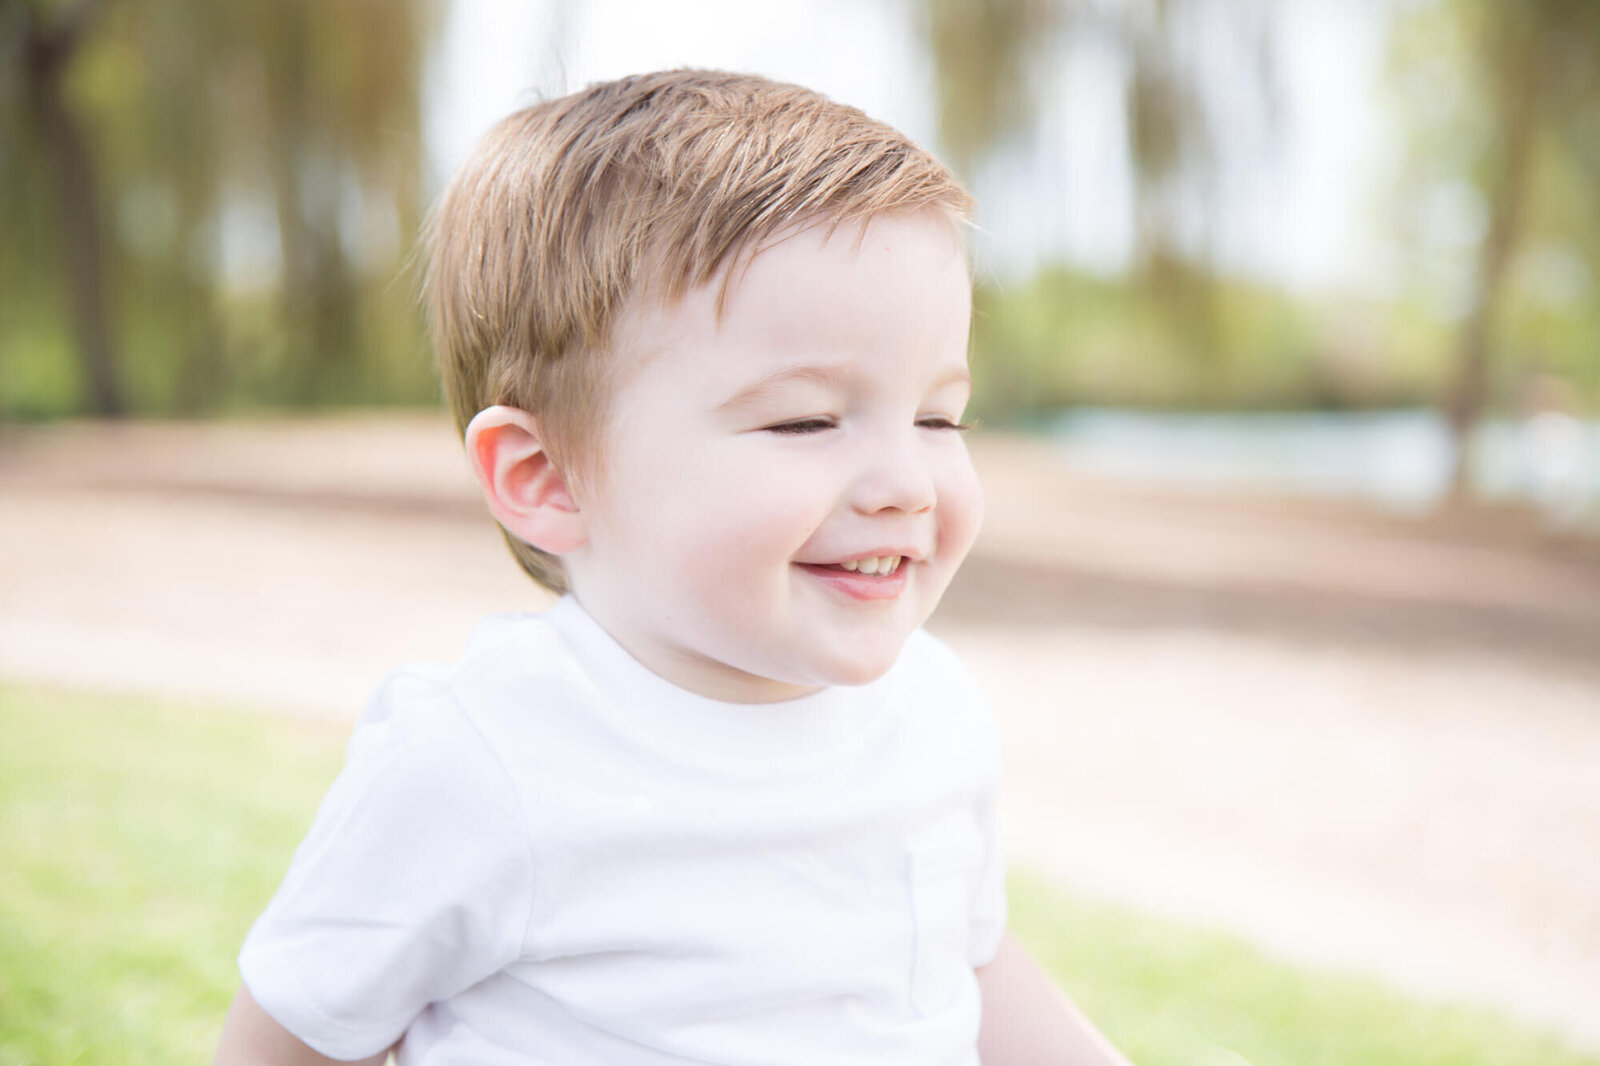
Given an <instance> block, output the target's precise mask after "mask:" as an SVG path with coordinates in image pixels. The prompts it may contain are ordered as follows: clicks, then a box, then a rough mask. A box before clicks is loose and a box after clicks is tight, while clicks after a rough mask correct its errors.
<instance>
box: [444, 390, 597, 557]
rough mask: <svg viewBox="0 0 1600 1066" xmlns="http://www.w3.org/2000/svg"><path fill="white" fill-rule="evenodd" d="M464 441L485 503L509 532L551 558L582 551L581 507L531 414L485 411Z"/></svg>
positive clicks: (514, 410) (511, 410)
mask: <svg viewBox="0 0 1600 1066" xmlns="http://www.w3.org/2000/svg"><path fill="white" fill-rule="evenodd" d="M466 442H467V458H468V459H469V460H471V462H472V472H473V474H475V475H476V476H477V479H478V487H479V488H480V489H482V490H483V499H484V502H485V503H487V504H488V505H489V512H490V513H491V514H493V515H494V517H495V519H496V520H498V521H499V523H500V524H501V525H502V526H504V527H505V529H506V531H507V532H508V533H510V534H511V535H512V536H514V537H517V538H518V539H519V540H524V541H527V542H528V543H529V544H531V545H533V546H534V547H535V548H539V549H542V550H544V551H547V552H549V553H550V554H552V555H564V554H566V553H567V552H570V551H575V550H576V549H578V548H581V547H582V546H583V544H584V540H585V536H584V530H583V518H582V516H580V515H579V513H578V505H577V504H576V503H574V502H573V499H572V493H571V492H569V491H568V490H567V482H566V479H565V478H564V477H563V476H562V474H561V471H560V470H557V469H556V465H555V463H554V462H552V461H551V459H550V453H549V452H548V451H546V450H545V447H544V443H543V440H542V439H541V436H540V433H539V424H538V422H536V421H534V418H533V416H532V415H530V414H528V412H526V411H523V410H519V409H518V408H515V407H498V406H497V407H485V408H484V409H483V410H481V411H479V412H478V413H477V414H476V415H474V416H473V418H472V421H471V422H469V423H467V433H466Z"/></svg>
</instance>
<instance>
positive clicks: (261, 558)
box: [0, 416, 1600, 1050]
mask: <svg viewBox="0 0 1600 1066" xmlns="http://www.w3.org/2000/svg"><path fill="white" fill-rule="evenodd" d="M976 451H977V455H978V460H979V463H980V466H981V468H982V470H983V473H984V477H985V482H986V485H987V486H988V490H989V500H990V503H989V520H988V523H987V525H986V528H985V534H984V539H983V541H982V542H981V544H980V548H979V550H978V552H977V553H975V555H974V558H973V559H972V561H971V562H970V563H969V565H968V567H967V569H966V571H964V573H963V575H962V577H961V578H960V579H959V581H958V584H957V586H956V587H955V588H953V589H952V591H951V593H950V595H949V597H948V598H947V601H946V604H945V606H944V607H943V608H941V611H940V614H939V616H938V618H937V619H936V622H935V628H936V629H937V630H939V631H940V632H942V633H943V634H944V635H945V636H946V637H947V638H948V639H950V640H951V641H952V642H953V643H955V644H956V645H957V647H958V649H959V650H960V651H961V652H962V654H963V655H964V656H965V657H966V658H967V659H968V660H969V661H970V662H971V663H972V664H973V665H974V666H975V667H976V668H977V669H978V670H979V671H980V673H982V675H983V676H984V679H985V681H986V683H987V684H988V686H989V689H990V692H991V694H992V696H993V698H994V701H995V704H996V708H997V711H998V712H999V714H1000V718H1001V723H1002V728H1003V729H1004V730H1005V733H1006V737H1007V745H1008V753H1009V754H1008V757H1009V760H1010V779H1009V780H1010V786H1009V799H1008V809H1009V822H1010V828H1009V831H1008V838H1009V844H1010V847H1011V849H1012V853H1013V856H1014V858H1015V859H1016V860H1017V861H1018V862H1019V863H1020V864H1023V865H1026V866H1029V867H1032V868H1034V869H1036V870H1039V871H1042V872H1044V873H1047V874H1049V875H1051V876H1054V877H1057V878H1060V879H1062V880H1064V881H1069V882H1071V883H1073V884H1075V885H1077V886H1079V887H1082V888H1087V889H1089V890H1092V891H1099V892H1104V893H1107V894H1110V895H1115V896H1117V897H1120V898H1123V899H1128V900H1130V901H1133V902H1135V903H1137V904H1139V905H1141V906H1149V907H1154V908H1158V909H1160V910H1162V911H1166V912H1172V913H1176V914H1179V915H1183V916H1188V917H1194V918H1199V919H1201V920H1205V921H1209V922H1213V923H1217V924H1221V925H1224V926H1226V927H1229V928H1232V929H1235V930H1238V931H1241V932H1244V933H1246V934H1247V935H1249V936H1251V937H1253V938H1254V939H1255V940H1256V941H1257V942H1258V943H1261V944H1262V945H1263V946H1264V947H1266V948H1267V949H1269V950H1272V951H1275V952H1279V953H1282V954H1285V955H1288V956H1290V957H1293V958H1296V959H1302V960H1310V961H1313V962H1318V963H1326V964H1330V965H1336V966H1341V967H1350V968H1355V969H1360V970H1364V971H1368V972H1373V973H1377V974H1380V975H1382V976H1384V977H1385V978H1386V979H1388V980H1390V981H1392V982H1394V983H1396V984H1399V985H1402V986H1404V987H1406V988H1409V989H1412V990H1416V991H1421V992H1423V993H1425V994H1428V995H1431V996H1439V997H1446V998H1461V999H1467V1000H1471V1001H1476V1002H1485V1003H1491V1004H1495V1005H1498V1006H1500V1007H1501V1008H1503V1009H1506V1010H1509V1011H1512V1012H1514V1013H1516V1014H1518V1015H1521V1016H1523V1017H1525V1018H1528V1019H1530V1020H1534V1021H1536V1022H1540V1023H1543V1024H1547V1025H1549V1026H1551V1027H1553V1028H1555V1029H1557V1030H1558V1031H1560V1032H1562V1033H1564V1034H1566V1035H1567V1037H1568V1038H1569V1039H1570V1040H1572V1041H1573V1042H1575V1043H1580V1044H1583V1045H1586V1046H1590V1047H1593V1048H1596V1049H1597V1050H1600V1009H1597V1007H1596V1005H1597V1004H1600V771H1597V770H1596V768H1597V767H1600V548H1597V547H1596V545H1594V544H1593V543H1587V544H1585V543H1578V542H1571V541H1557V540H1551V539H1549V538H1546V537H1544V536H1542V535H1541V534H1539V533H1538V532H1537V530H1534V529H1531V528H1529V527H1527V526H1525V525H1523V524H1521V523H1519V522H1517V521H1515V520H1510V519H1499V520H1483V519H1481V517H1480V520H1477V521H1474V522H1472V523H1468V524H1466V525H1464V526H1459V527H1457V526H1451V525H1448V524H1443V523H1415V522H1403V521H1399V520H1394V519H1389V518H1385V517H1382V516H1378V515H1373V514H1371V513H1369V512H1366V511H1362V510H1358V509H1354V508H1349V507H1339V506H1331V505H1322V504H1304V503H1296V504H1291V503H1283V502H1268V501H1260V500H1248V499H1238V500H1224V499H1218V498H1216V497H1201V496H1185V495H1182V494H1178V493H1173V492H1170V491H1169V492H1153V491H1144V490H1135V489H1129V488H1126V487H1118V486H1112V485H1106V484H1101V483H1095V482H1091V481H1086V480H1083V479H1080V478H1076V477H1073V476H1071V475H1069V474H1068V473H1066V472H1064V471H1063V470H1062V469H1061V468H1060V466H1059V464H1057V463H1056V462H1054V461H1053V457H1052V455H1051V454H1050V453H1049V451H1048V449H1046V448H1044V447H1042V446H1040V445H1038V444H1033V443H1029V442H1021V441H1014V440H1007V439H1004V438H995V439H990V440H986V441H980V442H979V443H978V447H977V449H976ZM0 517H3V519H4V520H3V521H0V676H3V677H12V678H31V679H40V680H50V681H58V682H64V683H68V684H74V685H93V686H99V687H106V688H112V689H136V690H144V691H156V692H163V693H174V694H181V695H185V696H202V697H218V698H222V699H225V700H228V701H230V702H234V703H242V704H247V705H255V706H259V707H262V708H267V709H288V710H296V711H303V712H309V713H320V714H335V715H349V714H352V713H353V712H354V710H355V709H356V708H358V707H359V706H360V703H361V701H362V699H363V698H364V695H365V693H366V691H367V689H368V688H369V687H370V686H371V685H372V683H373V682H374V681H375V679H376V678H377V677H379V676H380V675H381V674H382V673H383V672H384V671H385V670H386V669H387V668H389V667H390V666H392V665H393V664H394V663H396V662H397V661H400V660H404V659H408V658H427V657H442V656H449V655H450V654H452V653H453V652H454V650H455V649H456V648H458V647H459V646H460V644H461V642H462V640H463V639H464V637H465V635H466V633H467V631H468V629H470V627H471V625H472V623H473V622H474V621H475V620H476V619H477V618H478V617H480V616H481V615H483V614H485V613H489V612H492V611H497V610H507V609H516V608H524V607H537V606H538V605H539V604H540V603H541V602H543V601H542V599H541V597H540V595H539V594H538V593H537V592H536V591H535V590H534V589H532V588H531V587H530V586H528V585H527V584H526V583H525V582H523V581H521V580H520V579H519V577H518V575H517V572H516V571H515V569H514V567H513V566H512V564H511V563H510V562H509V559H508V558H507V557H506V556H505V553H504V551H503V549H502V548H501V546H500V544H499V541H498V538H497V535H496V534H495V533H494V532H493V531H492V529H491V528H490V527H489V526H488V525H487V522H486V520H485V519H483V518H482V517H481V515H480V512H479V509H478V506H477V503H476V501H475V499H474V498H473V494H472V491H471V489H470V486H469V485H468V484H467V481H466V477H465V472H464V469H463V467H462V465H461V461H460V459H459V458H458V456H457V453H456V452H455V450H454V448H453V445H452V442H451V439H450V435H449V432H448V430H447V429H446V428H445V427H444V426H443V425H442V424H441V423H439V422H438V421H437V420H435V419H433V418H396V417H392V416H389V417H383V418H376V419H345V420H340V421H333V422H328V421H324V422H315V423H306V422H275V423H254V424H228V425H220V426H206V427H190V426H125V427H110V428H105V427H53V428H50V429H47V430H33V431H27V432H23V431H16V430H13V431H8V432H6V433H4V434H0Z"/></svg>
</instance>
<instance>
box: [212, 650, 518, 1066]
mask: <svg viewBox="0 0 1600 1066" xmlns="http://www.w3.org/2000/svg"><path fill="white" fill-rule="evenodd" d="M374 710H376V712H377V713H376V714H374ZM368 718H369V719H375V720H372V721H368V722H367V723H366V724H364V725H362V726H361V727H359V728H358V730H357V732H356V735H355V736H354V737H353V738H352V740H351V744H350V756H349V758H348V760H347V762H346V765H345V768H344V769H343V771H342V772H341V773H340V775H339V777H338V778H337V779H336V780H335V781H334V783H333V785H332V787H331V788H330V789H329V791H328V794H327V796H326V797H325V799H324V800H323V803H322V806H321V807H320V808H319V810H318V811H317V815H316V818H315V820H314V821H313V823H312V826H311V829H310V831H309V832H308V833H307V835H306V838H305V840H304V841H303V842H302V843H301V845H300V848H299V850H297V851H296V852H295V856H294V859H293V861H292V862H291V864H290V867H289V871H288V873H287V874H286V875H285V877H284V880H283V883H282V885H281V886H280V887H279V889H278V892H277V894H276V895H275V896H274V897H273V899H272V901H271V902H270V903H269V904H268V906H267V908H266V910H265V911H264V912H263V913H262V915H261V917H260V918H259V919H258V920H257V921H256V924H255V926H254V927H253V928H252V929H251V931H250V933H249V935H248V936H247V937H246V939H245V943H244V947H243V949H242V951H241V952H240V956H239V968H240V972H241V974H242V975H243V978H244V983H245V985H246V987H247V988H249V990H250V994H251V996H252V997H253V998H254V999H255V1000H256V1002H257V1003H259V1004H260V1005H261V1007H262V1009H263V1010H265V1011H266V1012H267V1013H268V1014H269V1015H271V1016H272V1018H273V1019H274V1020H276V1021H277V1022H278V1023H279V1024H280V1025H282V1026H284V1028H286V1029H288V1030H289V1031H290V1032H291V1033H293V1034H294V1035H295V1036H296V1037H298V1038H299V1039H301V1040H302V1041H304V1042H305V1043H306V1044H307V1045H309V1046H310V1047H312V1048H313V1049H315V1050H316V1051H318V1052H320V1053H322V1054H324V1055H328V1056H330V1057H333V1058H339V1059H355V1058H362V1057H365V1056H368V1055H373V1054H376V1053H377V1052H379V1051H381V1050H383V1049H384V1048H386V1047H389V1046H390V1045H391V1044H393V1043H394V1042H395V1041H396V1040H398V1039H399V1038H400V1037H401V1035H403V1034H404V1032H405V1030H406V1028H407V1026H408V1025H409V1024H410V1023H411V1021H412V1019H414V1018H415V1017H416V1016H417V1015H418V1014H419V1013H420V1012H421V1011H422V1010H423V1008H424V1007H426V1006H427V1005H428V1004H429V1003H430V1002H433V1001H436V1000H442V999H446V998H448V997H450V996H452V995H454V994H456V993H458V992H460V991H462V990H464V989H466V988H468V987H470V986H472V985H474V984H476V983H477V982H478V981H480V980H482V979H483V978H485V977H487V976H489V975H490V974H492V973H494V972H496V971H497V970H500V969H502V968H504V967H505V966H506V965H507V964H508V963H509V962H511V961H512V960H513V959H515V958H516V957H517V955H518V954H519V952H520V950H521V946H522V939H523V935H524V932H525V930H526V927H527V922H528V916H529V908H530V907H531V902H532V896H533V891H532V877H533V870H532V860H531V858H530V856H529V849H528V836H527V832H526V828H525V823H524V819H523V816H522V812H521V808H520V805H519V802H518V798H517V794H516V791H515V789H514V788H513V786H512V784H511V782H510V779H509V778H508V777H507V775H506V773H505V770H504V768H503V767H502V766H501V764H500V763H499V761H498V759H497V758H496V757H495V755H494V753H493V752H492V751H491V750H490V749H489V746H488V744H487V743H486V742H485V740H484V739H483V737H482V736H481V735H480V734H479V733H478V732H477V730H476V729H475V728H474V727H473V725H472V724H471V722H470V721H469V720H468V719H467V717H466V716H465V715H464V714H463V713H462V712H461V711H460V710H459V709H458V708H457V707H456V706H455V704H454V703H453V701H451V699H450V698H449V696H448V694H447V692H446V691H445V690H444V689H443V688H441V687H440V686H439V685H437V684H434V683H432V682H429V681H427V680H425V679H421V678H415V677H406V676H403V675H402V676H399V677H396V678H393V679H391V680H390V681H389V682H388V683H387V684H386V685H385V687H384V688H383V689H381V690H380V691H379V693H378V695H377V696H376V697H375V698H374V703H373V707H372V708H369V712H368Z"/></svg>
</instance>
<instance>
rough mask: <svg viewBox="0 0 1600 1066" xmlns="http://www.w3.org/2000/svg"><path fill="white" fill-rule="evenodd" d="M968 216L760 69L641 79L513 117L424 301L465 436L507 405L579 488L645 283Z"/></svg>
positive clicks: (454, 225) (877, 146)
mask: <svg viewBox="0 0 1600 1066" xmlns="http://www.w3.org/2000/svg"><path fill="white" fill-rule="evenodd" d="M970 206H971V199H970V197H969V196H968V195H967V193H966V191H965V190H964V189H963V188H962V187H961V185H960V184H959V183H958V182H957V181H956V179H955V178H954V177H953V176H952V175H951V173H950V171H949V170H947V169H946V168H945V167H944V165H943V164H941V163H940V162H939V161H938V160H936V159H935V158H934V157H933V156H932V155H930V154H929V153H927V152H926V151H924V150H923V149H921V148H919V147H917V145H916V144H914V143H912V142H911V141H910V140H909V139H908V138H906V137H905V136H904V135H903V134H901V133H899V132H898V131H897V130H895V129H893V128H892V127H890V126H887V125H885V124H883V123H881V122H877V121H875V120H873V119H870V118H868V117H867V116H866V115H865V114H863V113H862V112H860V111H858V110H856V109H855V108H853V107H847V106H845V105H843V104H838V103H834V102H833V101H831V100H829V99H827V98H826V97H824V96H822V95H820V94H818V93H815V92H812V91H810V90H808V89H804V88H801V87H799V86H796V85H785V84H780V83H777V82H773V81H769V80H767V79H765V78H761V77H756V76H753V75H744V74H729V73H724V72H720V71H704V70H674V71H664V72H661V73H656V74H643V75H638V76H636V77H629V78H622V79H620V80H617V81H611V82H604V83H601V84H598V85H593V86H591V87H589V88H588V89H586V90H584V91H582V92H579V93H574V94H572V95H570V96H564V97H561V98H560V99H556V100H549V101H545V102H543V103H540V104H536V105H534V106H533V107H529V108H527V109H525V110H522V111H518V112H517V113H515V114H513V115H511V116H509V117H507V118H506V119H504V120H503V121H501V122H500V123H499V124H498V125H497V126H495V127H494V129H492V130H491V131H490V132H489V133H488V134H487V135H486V136H485V137H484V139H483V141H482V142H481V143H480V144H479V145H478V147H477V149H476V151H475V152H474V153H473V155H472V157H471V158H470V159H469V160H468V161H467V162H466V163H465V165H463V166H462V168H461V170H460V171H459V172H458V173H457V174H456V176H455V178H454V180H452V181H451V183H450V186H449V188H448V189H447V190H446V192H445V195H444V197H443V199H442V200H441V202H440V204H439V206H438V208H437V210H436V211H435V213H434V215H433V217H432V218H431V219H430V221H429V227H428V234H427V243H428V266H427V276H426V280H425V282H424V300H425V304H426V307H427V311H428V318H429V326H430V330H431V333H432V339H433V346H434V353H435V357H436V358H437V360H438V365H439V372H440V377H441V379H442V381H443V385H444V391H445V395H446V397H447V399H448V401H449V404H450V408H451V411H452V413H453V415H454V417H455V421H456V425H457V428H458V429H461V430H463V431H464V430H465V428H466V425H467V423H468V422H469V421H471V419H472V417H473V415H475V414H477V413H478V412H479V411H480V410H482V409H483V408H485V407H488V406H491V405H494V404H507V405H510V406H512V407H519V408H521V409H523V410H525V411H527V412H529V413H530V414H531V415H533V417H534V418H535V419H536V420H537V421H538V423H539V426H540V430H541V435H542V438H543V442H544V445H545V447H546V448H547V449H548V450H549V454H550V458H551V460H552V461H553V462H554V463H555V464H556V466H557V468H558V469H560V470H562V472H563V473H564V474H566V475H567V476H568V477H569V478H573V477H577V478H580V479H581V478H582V477H583V476H586V475H589V474H592V473H593V472H594V470H595V469H596V463H597V461H598V457H597V456H596V450H597V448H596V445H597V442H598V439H599V435H600V432H601V430H602V428H603V425H604V415H605V391H606V390H605V386H606V384H607V377H606V374H607V369H608V364H609V363H610V362H611V360H608V359H607V358H606V356H607V354H608V353H607V350H606V349H607V343H608V340H609V338H610V334H611V332H612V330H613V328H614V325H615V323H616V321H617V319H618V317H619V315H620V314H621V312H622V311H623V309H624V306H625V305H626V304H627V302H628V301H629V300H632V299H634V298H636V297H637V296H638V295H639V293H640V292H641V290H643V289H646V288H649V289H651V290H652V291H658V292H659V294H660V295H661V297H662V298H663V299H666V300H672V299H677V298H679V297H681V296H682V295H683V294H684V293H685V292H687V291H688V290H689V289H691V288H694V287H697V286H699V285H703V284H706V283H709V282H710V281H711V280H712V279H713V278H715V277H716V275H717V273H718V272H719V271H722V270H724V269H727V268H730V267H732V266H733V265H734V264H735V263H737V262H738V261H739V260H740V259H741V258H744V257H748V256H752V255H754V254H755V252H756V250H757V249H758V248H759V246H760V245H761V243H762V242H763V241H764V240H766V239H767V238H771V237H775V236H777V235H778V234H779V232H780V231H782V230H786V229H789V228H792V227H794V226H796V225H798V224H802V223H805V224H809V223H820V224H826V225H829V226H838V225H840V224H841V223H844V222H846V221H857V220H859V221H866V220H867V219H870V218H872V217H874V216H877V215H881V214H884V213H887V212H891V211H914V210H918V209H922V208H928V207H933V208H939V209H942V210H944V211H946V212H948V213H949V214H951V215H952V216H954V217H958V218H959V217H965V216H966V214H967V212H968V211H969V210H970ZM724 285H726V275H724ZM506 539H507V542H508V543H509V544H510V546H511V550H512V553H513V554H514V555H515V556H516V558H517V562H518V563H519V564H521V566H522V568H523V569H524V570H526V571H527V572H528V573H529V574H530V575H531V576H532V577H533V578H534V580H536V581H538V582H539V583H540V584H541V585H544V586H545V587H547V588H549V589H551V590H553V591H556V592H561V591H565V588H566V579H565V575H564V574H563V572H562V569H561V564H560V561H559V560H558V559H557V558H556V557H554V556H552V555H550V554H548V553H546V552H543V551H540V550H539V549H537V548H534V547H532V546H531V545H529V544H526V543H524V542H522V541H520V540H518V539H516V538H515V537H512V536H510V535H509V534H507V537H506Z"/></svg>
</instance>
